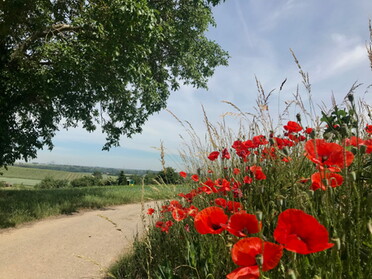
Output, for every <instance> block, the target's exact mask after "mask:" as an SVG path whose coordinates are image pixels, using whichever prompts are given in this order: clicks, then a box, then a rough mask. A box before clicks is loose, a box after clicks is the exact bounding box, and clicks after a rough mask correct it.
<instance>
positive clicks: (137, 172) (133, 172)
mask: <svg viewBox="0 0 372 279" xmlns="http://www.w3.org/2000/svg"><path fill="white" fill-rule="evenodd" d="M15 166H18V167H24V168H36V169H47V170H60V171H69V172H86V173H94V172H100V173H103V174H107V175H116V176H118V175H119V174H120V172H121V171H124V173H125V174H127V175H128V174H129V175H139V176H143V175H145V174H150V173H158V171H153V170H135V169H116V168H104V167H87V166H75V165H58V164H39V163H17V164H15Z"/></svg>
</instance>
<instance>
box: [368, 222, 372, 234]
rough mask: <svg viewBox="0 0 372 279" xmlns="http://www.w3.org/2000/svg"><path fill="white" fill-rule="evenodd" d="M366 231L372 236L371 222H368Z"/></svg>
mask: <svg viewBox="0 0 372 279" xmlns="http://www.w3.org/2000/svg"><path fill="white" fill-rule="evenodd" d="M368 230H369V232H370V233H371V234H372V220H369V221H368Z"/></svg>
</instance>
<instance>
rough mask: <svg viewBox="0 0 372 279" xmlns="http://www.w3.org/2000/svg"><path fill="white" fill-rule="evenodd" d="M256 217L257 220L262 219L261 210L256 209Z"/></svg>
mask: <svg viewBox="0 0 372 279" xmlns="http://www.w3.org/2000/svg"><path fill="white" fill-rule="evenodd" d="M256 218H257V220H258V221H259V222H261V221H262V211H256Z"/></svg>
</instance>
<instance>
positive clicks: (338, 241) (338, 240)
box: [332, 237, 341, 250]
mask: <svg viewBox="0 0 372 279" xmlns="http://www.w3.org/2000/svg"><path fill="white" fill-rule="evenodd" d="M332 241H333V242H334V243H335V244H336V245H335V247H336V249H337V250H340V249H341V240H340V239H339V238H338V237H337V238H332Z"/></svg>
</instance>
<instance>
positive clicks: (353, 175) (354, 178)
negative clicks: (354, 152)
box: [350, 171, 356, 181]
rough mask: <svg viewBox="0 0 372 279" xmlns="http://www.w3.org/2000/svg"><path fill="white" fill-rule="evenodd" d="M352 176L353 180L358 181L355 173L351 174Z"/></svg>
mask: <svg viewBox="0 0 372 279" xmlns="http://www.w3.org/2000/svg"><path fill="white" fill-rule="evenodd" d="M350 175H351V177H352V178H353V180H354V181H356V173H355V171H352V172H350Z"/></svg>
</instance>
